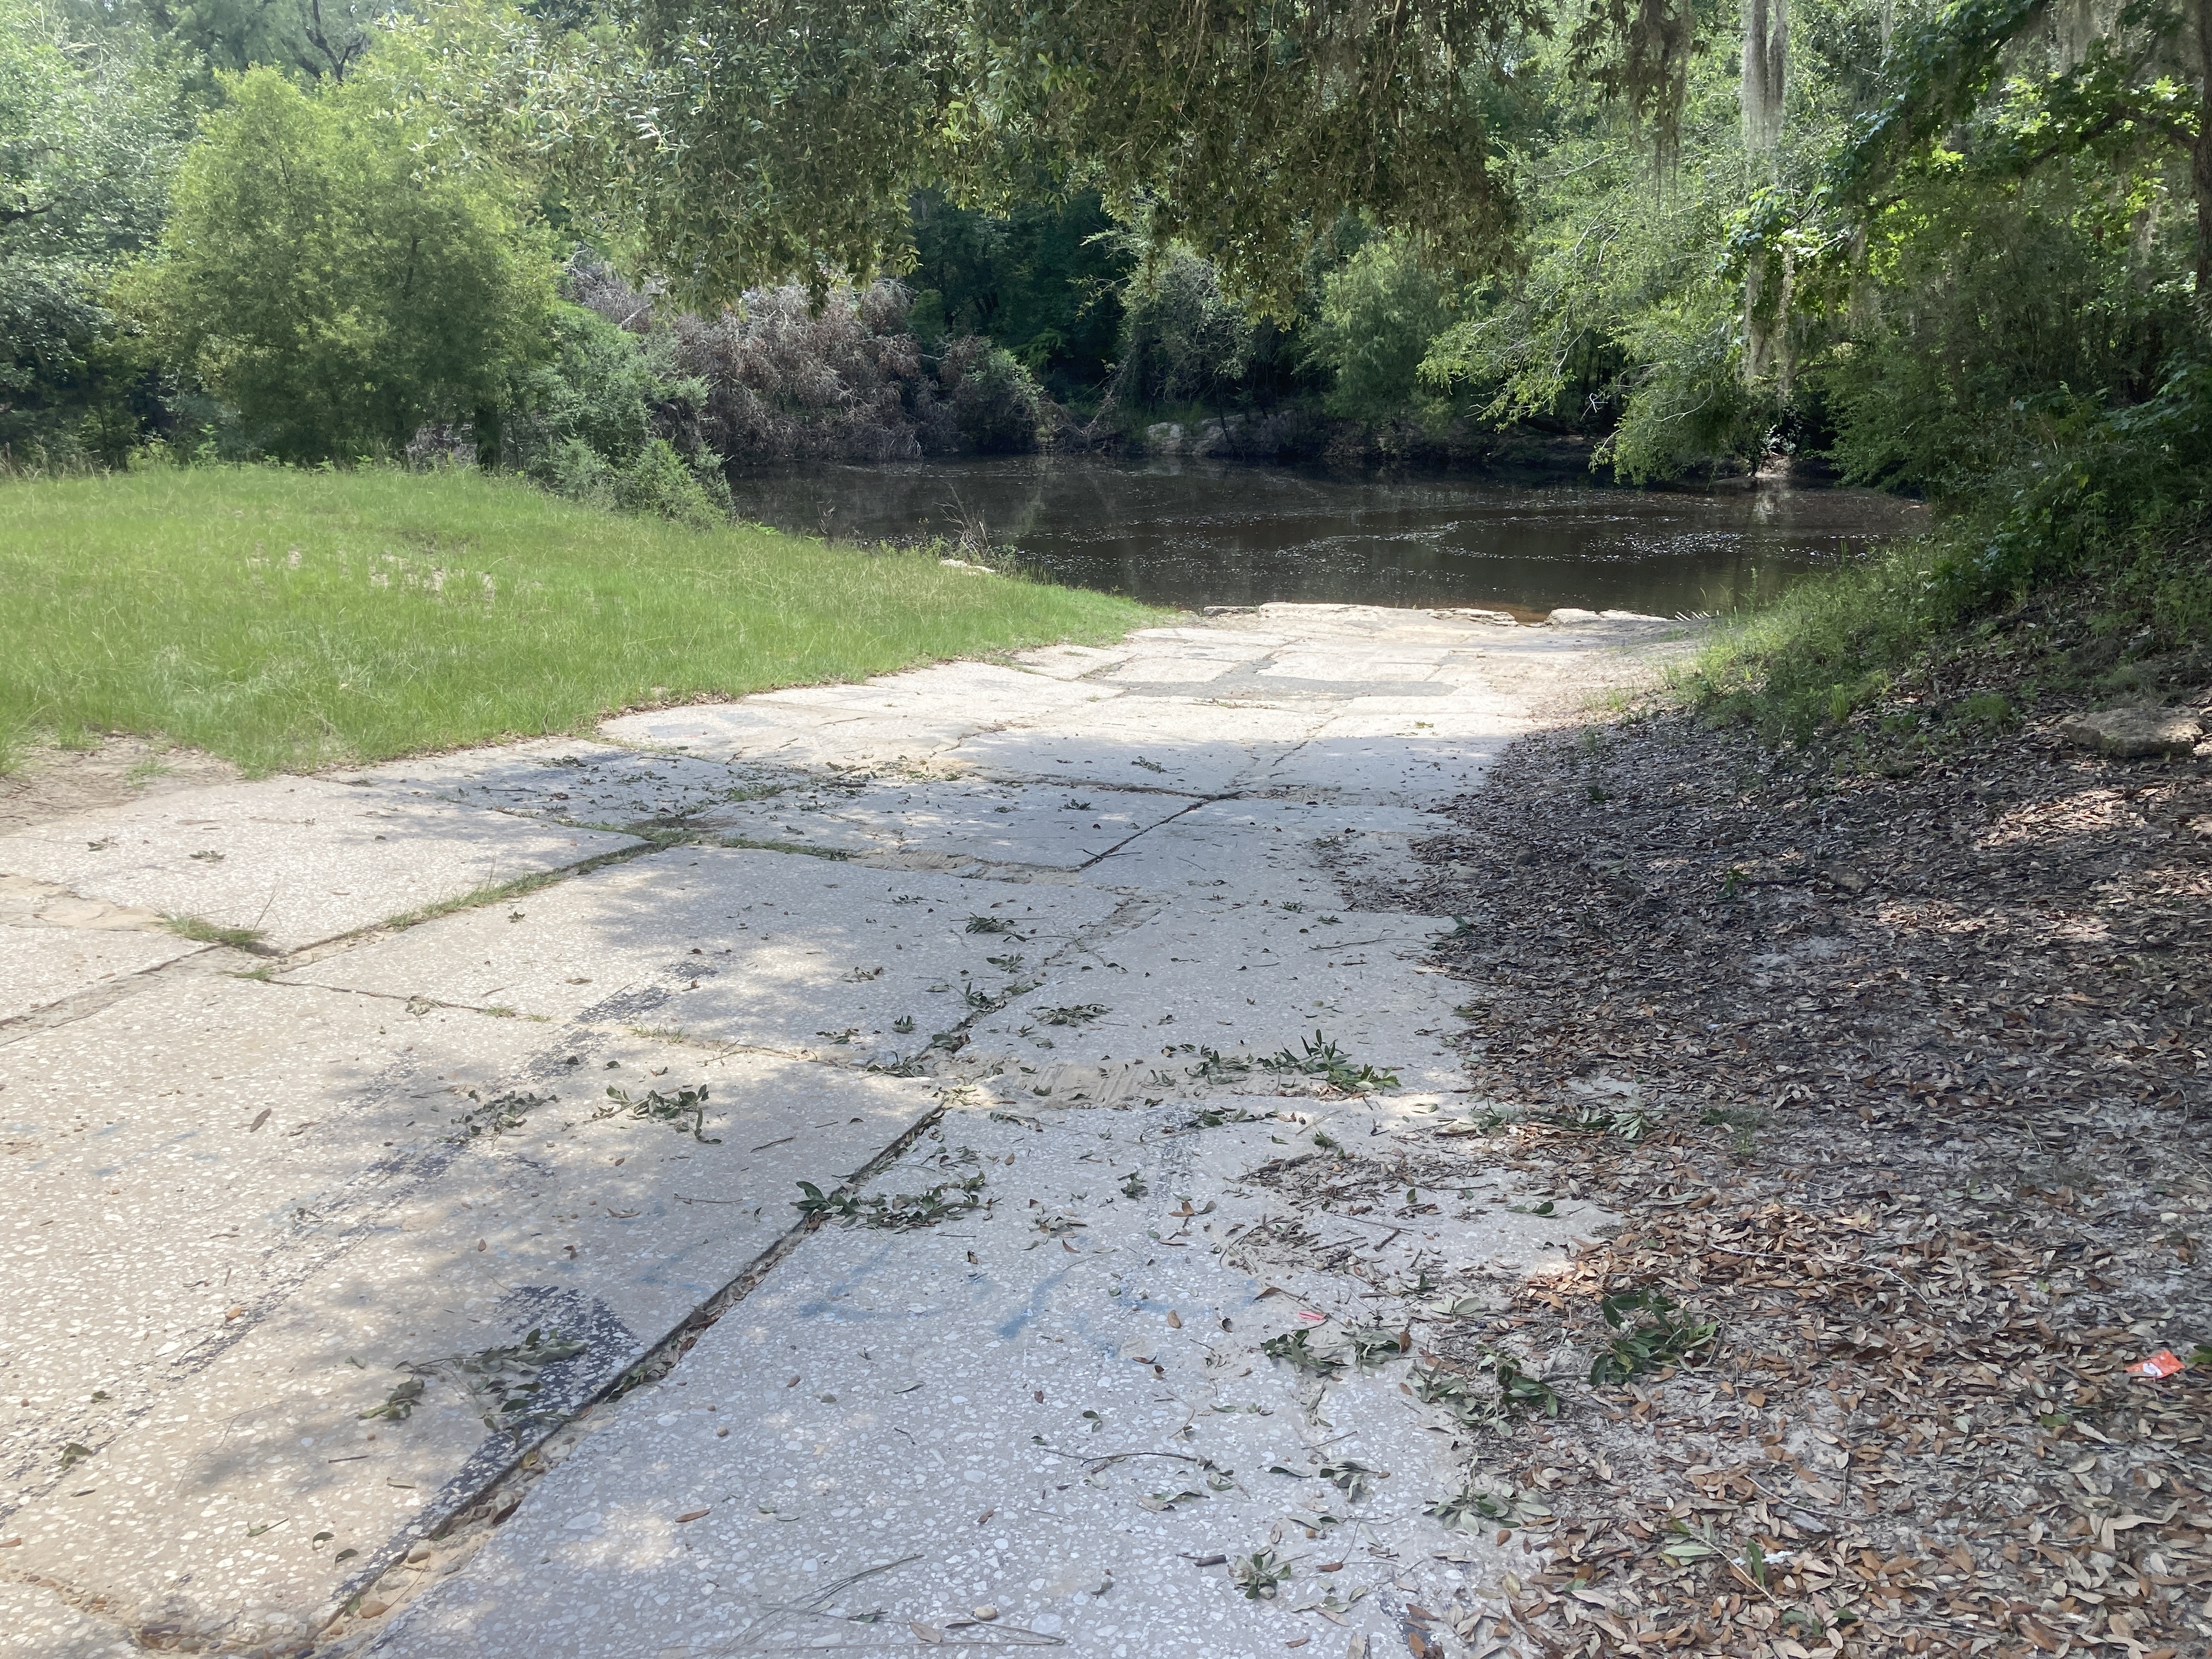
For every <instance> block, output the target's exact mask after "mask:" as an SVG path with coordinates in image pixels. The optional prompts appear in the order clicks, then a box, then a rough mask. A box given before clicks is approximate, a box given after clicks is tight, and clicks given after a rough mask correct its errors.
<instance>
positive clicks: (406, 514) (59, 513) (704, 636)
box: [0, 467, 1152, 773]
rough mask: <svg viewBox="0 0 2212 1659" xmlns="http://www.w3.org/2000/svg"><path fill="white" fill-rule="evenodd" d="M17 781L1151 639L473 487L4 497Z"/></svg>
mask: <svg viewBox="0 0 2212 1659" xmlns="http://www.w3.org/2000/svg"><path fill="white" fill-rule="evenodd" d="M0 595H5V596H6V602H5V605H0V645H3V646H4V654H0V760H4V756H5V752H6V750H7V749H8V748H9V746H10V745H11V744H19V743H21V741H22V740H23V739H24V738H27V737H29V736H32V735H34V734H36V735H43V736H46V737H49V738H53V739H55V740H58V741H60V742H62V743H81V742H82V741H84V740H85V738H87V736H88V734H94V733H99V732H108V731H124V732H142V733H144V734H147V735H149V736H155V737H162V738H171V739H173V740H175V741H177V742H180V743H186V744H193V745H195V746H197V747H198V748H201V749H204V750H209V751H210V752H212V753H214V754H217V755H221V756H223V757H227V758H228V759H230V760H233V761H235V762H236V763H239V764H240V766H242V767H244V768H245V769H246V770H247V771H249V772H252V773H262V772H268V771H274V770H279V769H290V770H297V769H307V768H313V767H316V766H322V765H329V764H333V763H341V762H363V761H374V760H380V759H383V758H386V757H391V756H394V755H399V754H405V753H410V752H415V751H420V750H435V749H441V748H448V747H453V746H457V745H460V744H472V743H483V742H488V741H491V740H494V739H496V738H504V737H509V736H516V735H538V734H544V733H553V732H584V731H587V730H589V729H590V728H591V727H592V725H593V723H594V722H595V721H597V720H599V719H600V718H602V717H604V716H605V715H606V714H611V713H612V712H614V711H616V710H618V709H622V708H635V707H640V706H646V705H652V704H658V703H669V702H684V701H686V700H690V699H696V698H702V697H708V696H739V695H742V694H743V693H745V692H749V691H757V690H764V689H766V688H769V687H771V686H778V685H793V684H808V683H811V682H818V681H828V680H854V679H862V678H866V677H868V676H870V675H872V674H880V673H884V672H887V671H891V670H895V669H898V668H903V667H906V666H908V665H912V664H916V663H923V662H929V661H933V660H938V659H945V658H951V657H972V656H981V655H987V654H989V653H994V652H1000V651H1007V650H1012V649H1017V648H1019V647H1025V646H1032V645H1040V644H1046V643H1049V642H1052V641H1060V640H1074V641H1103V640H1108V639H1111V638H1114V637H1116V636H1118V635H1121V634H1122V633H1124V632H1126V631H1127V629H1130V628H1132V627H1134V626H1138V625H1139V624H1141V623H1144V622H1146V621H1147V620H1149V619H1150V618H1151V616H1152V613H1151V612H1149V611H1146V610H1145V609H1144V608H1143V607H1141V606H1139V605H1135V604H1133V603H1132V602H1130V601H1128V600H1125V599H1115V598H1113V597H1111V596H1109V595H1106V594H1101V593H1091V592H1083V591H1080V590H1076V589H1070V588H1062V587H1054V586H1048V585H1045V584H1042V583H1036V582H1027V581H1018V580H1008V579H1006V578H1004V577H995V576H984V575H978V574H975V573H974V572H971V571H964V570H949V569H946V568H943V567H942V566H940V565H939V564H938V562H936V560H935V559H934V558H931V557H928V556H921V555H915V554H904V555H899V554H882V553H872V552H868V551H865V550H857V549H852V548H834V549H833V548H826V547H824V546H823V544H821V543H819V542H817V541H815V540H812V539H811V538H800V537H795V536H787V535H784V534H781V533H780V532H775V531H772V530H767V529H763V528H760V527H757V526H732V527H730V528H726V529H715V530H706V531H695V530H688V529H684V528H683V527H680V526H674V525H670V524H667V523H665V522H664V521H660V520H645V519H634V518H623V517H615V516H612V515H610V514H608V513H603V512H599V511H597V510H595V509H592V508H588V507H580V506H577V505H575V504H574V503H571V502H568V501H562V500H560V499H558V498H556V497H555V496H552V495H547V494H545V493H544V492H543V491H540V490H538V489H533V488H532V487H530V486H528V485H526V484H523V483H516V482H512V481H507V480H501V479H493V478H486V477H482V476H480V475H477V474H472V473H467V472H459V471H448V472H435V473H406V472H402V471H396V470H366V471H353V472H321V473H317V472H305V471H288V470H283V469H279V468H275V467H220V468H171V467H155V468H149V469H147V470H145V471H137V472H132V473H129V474H125V475H113V476H105V477H63V478H28V479H16V480H12V481H9V482H5V483H0Z"/></svg>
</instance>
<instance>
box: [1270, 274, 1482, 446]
mask: <svg viewBox="0 0 2212 1659" xmlns="http://www.w3.org/2000/svg"><path fill="white" fill-rule="evenodd" d="M1448 321H1449V313H1448V310H1447V307H1446V306H1445V303H1444V296H1443V289H1442V287H1441V286H1440V285H1439V284H1438V283H1437V279H1436V278H1435V277H1434V276H1431V274H1430V273H1429V272H1428V271H1426V270H1423V269H1422V267H1421V264H1420V261H1419V258H1417V257H1416V256H1415V253H1414V252H1413V249H1411V248H1409V247H1407V246H1405V245H1404V244H1403V243H1401V242H1400V241H1397V240H1395V239H1392V238H1389V237H1377V238H1376V240H1373V241H1370V242H1369V243H1367V244H1365V245H1364V246H1362V247H1361V248H1360V249H1359V250H1358V252H1355V253H1354V254H1353V255H1352V258H1350V259H1349V260H1347V261H1346V263H1345V264H1343V265H1342V266H1340V267H1339V268H1338V269H1337V270H1333V271H1331V272H1330V273H1329V274H1328V277H1327V278H1326V279H1325V280H1324V281H1323V283H1322V295H1321V307H1320V311H1319V314H1318V315H1316V317H1315V319H1314V320H1313V321H1312V322H1311V323H1310V324H1309V325H1308V326H1307V329H1306V335H1307V341H1308V349H1309V350H1310V352H1311V355H1312V356H1313V357H1314V359H1315V361H1316V362H1319V363H1321V364H1322V365H1324V366H1325V367H1326V368H1328V370H1329V371H1330V373H1331V374H1333V375H1334V386H1332V388H1331V390H1330V392H1329V395H1328V409H1329V412H1330V413H1331V414H1334V415H1343V416H1351V417H1352V418H1354V419H1357V420H1366V421H1381V420H1387V419H1389V417H1390V416H1394V415H1398V414H1402V413H1403V412H1405V410H1406V409H1407V406H1408V405H1409V404H1411V403H1412V402H1413V397H1414V394H1415V392H1416V390H1417V387H1416V385H1415V377H1416V375H1417V374H1418V372H1419V368H1420V366H1421V360H1422V358H1423V357H1424V356H1425V355H1426V353H1427V351H1428V349H1429V342H1430V341H1431V339H1433V338H1434V337H1436V335H1437V332H1438V331H1440V330H1442V329H1443V326H1444V325H1445V324H1446V323H1447V322H1448Z"/></svg>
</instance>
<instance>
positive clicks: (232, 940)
mask: <svg viewBox="0 0 2212 1659" xmlns="http://www.w3.org/2000/svg"><path fill="white" fill-rule="evenodd" d="M161 926H162V927H166V928H167V929H168V930H169V931H170V932H171V933H174V934H175V935H176V936H177V937H178V938H179V939H191V940H192V941H194V942H195V943H197V944H200V945H229V946H230V947H231V949H233V950H234V951H259V950H261V949H263V948H264V946H263V945H262V942H261V940H262V933H261V930H260V929H259V928H258V927H223V926H222V925H221V924H220V923H217V922H212V921H206V920H204V919H203V918H202V917H199V916H187V915H177V914H175V913H173V912H170V913H165V914H164V915H162V917H161Z"/></svg>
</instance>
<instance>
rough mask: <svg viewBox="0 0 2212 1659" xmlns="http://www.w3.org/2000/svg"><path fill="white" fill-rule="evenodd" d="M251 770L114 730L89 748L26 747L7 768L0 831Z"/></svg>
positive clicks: (1, 777) (1, 780) (0, 781)
mask: <svg viewBox="0 0 2212 1659" xmlns="http://www.w3.org/2000/svg"><path fill="white" fill-rule="evenodd" d="M242 776H244V774H243V773H241V772H240V770H239V769H238V768H236V767H235V766H234V765H232V764H231V763H229V762H228V761H227V760H222V759H219V758H217V757H216V756H213V755H210V754H205V753H203V752H202V751H201V750H197V749H187V748H184V747H181V746H179V745H177V744H165V743H160V742H156V741H154V740H152V739H150V738H134V737H129V736H125V734H123V733H121V732H110V733H109V734H108V735H107V736H106V737H105V738H102V739H101V740H100V743H99V744H97V745H96V746H95V747H92V748H88V749H63V748H59V747H58V746H56V745H54V744H38V745H34V746H33V747H30V748H27V749H26V750H23V751H21V754H20V755H19V756H18V757H17V764H16V766H15V769H13V770H12V771H9V772H5V773H0V836H4V835H8V834H9V833H11V832H12V831H15V830H17V829H29V828H30V827H31V826H32V825H33V824H37V823H52V821H53V820H54V819H56V818H65V817H70V816H71V815H72V814H75V813H77V812H89V811H94V810H95V809H97V808H100V807H102V806H116V805H122V804H123V803H124V802H126V801H134V800H138V799H143V798H144V797H147V796H149V795H157V794H164V793H167V792H168V791H170V790H173V789H198V788H204V787H207V786H208V785H210V784H216V783H234V782H236V781H238V780H239V779H240V777H242Z"/></svg>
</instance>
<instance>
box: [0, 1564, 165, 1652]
mask: <svg viewBox="0 0 2212 1659" xmlns="http://www.w3.org/2000/svg"><path fill="white" fill-rule="evenodd" d="M144 1651H145V1650H144V1649H143V1648H142V1647H140V1646H139V1645H138V1644H137V1643H136V1642H134V1641H132V1640H131V1638H130V1637H129V1636H128V1635H126V1634H125V1632H123V1631H122V1630H121V1629H120V1628H119V1627H118V1626H114V1625H112V1624H110V1623H109V1622H107V1621H106V1620H102V1619H99V1618H95V1617H94V1616H93V1615H92V1614H90V1613H84V1612H82V1611H80V1610H79V1609H78V1608H76V1607H72V1606H70V1603H69V1602H68V1601H65V1600H64V1599H63V1597H62V1595H61V1594H60V1593H59V1592H58V1591H57V1590H53V1589H48V1588H46V1586H45V1585H43V1584H19V1583H9V1581H8V1580H7V1579H6V1578H4V1577H0V1654H4V1655H6V1656H7V1659H138V1656H139V1655H140V1654H142V1653H143V1652H144Z"/></svg>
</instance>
